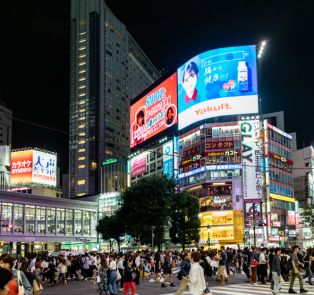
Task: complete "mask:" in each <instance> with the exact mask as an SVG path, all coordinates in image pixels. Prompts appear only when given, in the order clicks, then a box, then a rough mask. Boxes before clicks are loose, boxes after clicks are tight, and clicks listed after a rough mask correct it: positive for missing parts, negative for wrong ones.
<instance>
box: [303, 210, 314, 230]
mask: <svg viewBox="0 0 314 295" xmlns="http://www.w3.org/2000/svg"><path fill="white" fill-rule="evenodd" d="M300 216H301V219H302V222H301V224H304V225H310V226H313V224H314V214H313V210H312V208H311V206H309V205H305V206H304V208H303V212H302V213H301V214H300Z"/></svg>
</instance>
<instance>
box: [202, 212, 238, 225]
mask: <svg viewBox="0 0 314 295" xmlns="http://www.w3.org/2000/svg"><path fill="white" fill-rule="evenodd" d="M200 215H201V216H200V220H201V226H207V225H222V224H233V211H220V212H206V213H203V214H200Z"/></svg>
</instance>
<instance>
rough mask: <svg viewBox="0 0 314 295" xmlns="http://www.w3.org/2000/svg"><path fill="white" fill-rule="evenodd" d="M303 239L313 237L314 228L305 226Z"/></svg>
mask: <svg viewBox="0 0 314 295" xmlns="http://www.w3.org/2000/svg"><path fill="white" fill-rule="evenodd" d="M303 239H312V230H311V229H310V228H303Z"/></svg>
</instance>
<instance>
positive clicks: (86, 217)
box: [83, 211, 90, 235]
mask: <svg viewBox="0 0 314 295" xmlns="http://www.w3.org/2000/svg"><path fill="white" fill-rule="evenodd" d="M83 216H84V220H83V222H84V223H83V224H84V235H90V212H86V211H84V214H83Z"/></svg>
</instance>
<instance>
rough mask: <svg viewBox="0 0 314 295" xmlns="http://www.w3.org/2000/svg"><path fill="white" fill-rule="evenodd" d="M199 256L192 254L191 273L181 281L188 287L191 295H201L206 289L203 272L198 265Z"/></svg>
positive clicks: (198, 254)
mask: <svg viewBox="0 0 314 295" xmlns="http://www.w3.org/2000/svg"><path fill="white" fill-rule="evenodd" d="M200 257H201V254H200V253H198V252H193V253H192V255H191V264H192V266H191V271H190V275H189V277H188V278H186V277H184V278H182V280H185V281H186V282H187V283H188V285H189V287H190V292H191V293H192V294H193V295H203V294H204V290H205V289H206V283H205V278H204V270H203V268H202V267H201V266H200V265H199V261H200Z"/></svg>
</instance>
